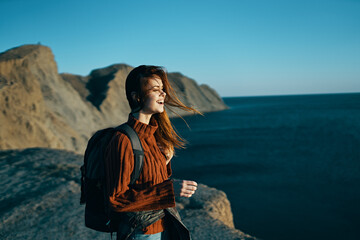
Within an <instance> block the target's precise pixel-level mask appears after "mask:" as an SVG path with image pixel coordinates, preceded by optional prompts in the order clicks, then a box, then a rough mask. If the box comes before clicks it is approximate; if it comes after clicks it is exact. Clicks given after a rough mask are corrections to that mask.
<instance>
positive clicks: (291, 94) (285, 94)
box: [220, 92, 360, 98]
mask: <svg viewBox="0 0 360 240" xmlns="http://www.w3.org/2000/svg"><path fill="white" fill-rule="evenodd" d="M336 94H360V92H330V93H290V94H288V93H284V94H266V95H239V96H220V97H221V98H236V97H286V96H305V95H336Z"/></svg>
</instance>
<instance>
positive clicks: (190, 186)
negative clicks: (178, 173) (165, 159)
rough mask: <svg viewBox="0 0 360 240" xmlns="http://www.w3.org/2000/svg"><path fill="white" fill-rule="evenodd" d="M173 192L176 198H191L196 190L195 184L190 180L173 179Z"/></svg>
mask: <svg viewBox="0 0 360 240" xmlns="http://www.w3.org/2000/svg"><path fill="white" fill-rule="evenodd" d="M173 185H174V192H175V196H177V197H179V196H180V197H187V198H189V197H191V196H192V195H193V194H194V193H195V191H196V189H197V183H196V182H195V181H190V180H179V179H173Z"/></svg>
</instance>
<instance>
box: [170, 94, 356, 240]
mask: <svg viewBox="0 0 360 240" xmlns="http://www.w3.org/2000/svg"><path fill="white" fill-rule="evenodd" d="M224 101H225V103H226V104H227V105H228V106H229V107H230V109H228V110H225V111H221V112H214V113H207V114H205V116H204V117H201V116H192V117H186V118H185V119H186V121H187V123H188V124H189V125H190V128H191V129H188V128H187V126H186V124H185V123H184V122H183V121H182V120H181V119H174V120H173V123H174V125H175V127H176V129H177V131H178V132H179V133H180V135H181V136H183V137H184V138H185V139H187V140H188V147H187V149H185V150H178V151H177V156H176V157H175V158H174V159H173V161H172V166H173V175H174V177H177V178H182V179H191V180H195V181H197V182H200V183H204V184H206V185H209V186H211V187H216V188H218V189H221V190H223V191H224V192H225V193H226V194H227V196H228V198H229V200H230V202H231V207H232V211H233V214H234V222H235V225H236V227H237V228H238V229H240V230H242V231H244V232H246V233H248V234H251V235H254V236H256V237H259V238H261V239H264V240H295V239H307V240H311V239H316V240H319V239H326V240H332V239H341V240H348V239H349V240H350V239H360V237H359V236H360V94H322V95H296V96H270V97H237V98H224Z"/></svg>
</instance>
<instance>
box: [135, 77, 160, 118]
mask: <svg viewBox="0 0 360 240" xmlns="http://www.w3.org/2000/svg"><path fill="white" fill-rule="evenodd" d="M145 91H146V93H147V94H146V96H145V99H144V107H143V108H142V109H141V111H142V112H143V113H145V114H155V113H162V112H163V111H164V102H165V97H166V93H165V92H164V91H163V83H162V81H161V79H160V78H159V77H158V76H154V77H153V78H150V79H148V83H147V85H146V86H145Z"/></svg>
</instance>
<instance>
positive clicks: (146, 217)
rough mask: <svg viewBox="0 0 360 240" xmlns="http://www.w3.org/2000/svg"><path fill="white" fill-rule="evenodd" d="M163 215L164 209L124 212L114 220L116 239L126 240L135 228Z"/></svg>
mask: <svg viewBox="0 0 360 240" xmlns="http://www.w3.org/2000/svg"><path fill="white" fill-rule="evenodd" d="M163 217H165V212H164V210H151V211H139V212H124V213H122V214H121V217H120V218H118V219H117V220H115V224H116V225H117V226H118V228H117V239H118V240H126V239H128V238H129V237H130V236H131V234H133V233H134V231H135V230H136V229H143V228H146V227H148V226H150V225H151V224H153V223H155V222H156V221H158V220H159V219H161V218H163Z"/></svg>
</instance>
